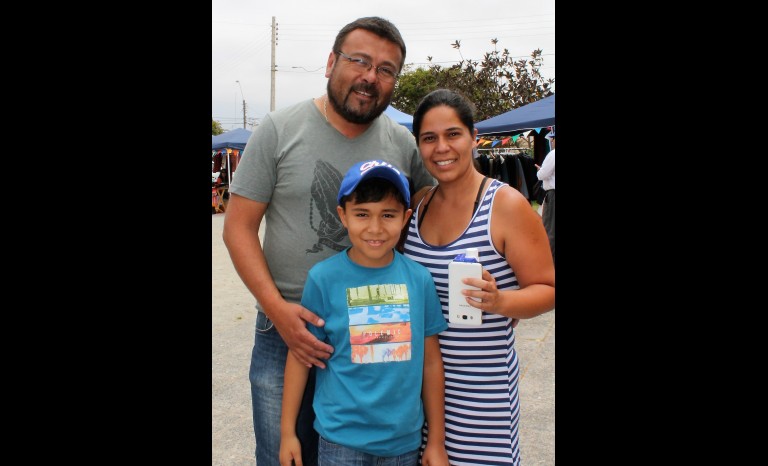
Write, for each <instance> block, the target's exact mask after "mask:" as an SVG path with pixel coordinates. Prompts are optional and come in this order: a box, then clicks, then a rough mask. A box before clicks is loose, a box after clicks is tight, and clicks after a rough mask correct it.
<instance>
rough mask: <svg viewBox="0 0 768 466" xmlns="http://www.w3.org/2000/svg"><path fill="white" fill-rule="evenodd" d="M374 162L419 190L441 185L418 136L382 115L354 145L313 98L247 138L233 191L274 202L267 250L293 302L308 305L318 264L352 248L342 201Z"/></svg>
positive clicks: (277, 277)
mask: <svg viewBox="0 0 768 466" xmlns="http://www.w3.org/2000/svg"><path fill="white" fill-rule="evenodd" d="M371 159H381V160H385V161H387V162H389V163H391V164H393V165H394V166H396V167H397V168H399V169H400V170H401V171H402V172H403V174H404V175H405V176H407V177H408V178H409V179H410V181H411V183H412V186H411V188H412V189H413V190H414V191H417V190H419V189H420V188H422V187H424V186H426V185H433V184H434V179H433V178H432V176H431V175H430V174H429V172H427V170H426V169H425V168H424V164H423V163H422V161H421V157H420V156H419V152H418V148H417V146H416V140H415V138H414V137H413V135H412V134H411V133H410V132H409V131H408V129H407V128H405V127H404V126H402V125H400V124H398V123H396V122H394V121H393V120H392V119H390V118H389V117H386V116H384V115H383V114H382V116H380V117H379V118H377V119H376V120H375V121H374V122H373V124H372V125H371V126H370V127H369V128H368V129H367V130H366V131H365V132H364V133H363V134H361V135H360V136H358V137H356V138H354V139H349V138H347V137H345V136H344V135H342V134H341V133H339V132H338V131H337V130H336V129H335V128H333V127H331V125H330V124H329V123H328V122H327V121H326V120H325V117H324V116H323V114H322V113H321V112H320V111H319V110H318V109H317V107H315V104H314V102H313V101H312V99H310V100H307V101H304V102H300V103H298V104H295V105H292V106H290V107H286V108H284V109H281V110H278V111H276V112H272V113H270V114H268V115H267V116H265V117H264V119H262V121H261V123H260V124H259V126H257V127H256V129H255V130H254V131H253V133H252V134H251V137H250V138H249V139H248V143H247V144H246V146H245V150H244V151H243V155H242V158H241V160H240V162H239V164H238V165H237V169H236V172H235V174H233V176H232V182H231V184H230V192H231V193H234V194H237V195H239V196H243V197H246V198H248V199H252V200H254V201H258V202H267V203H269V207H268V208H267V211H266V214H265V219H264V221H265V231H264V242H263V244H262V247H263V249H264V255H265V256H266V259H267V264H268V265H269V270H270V272H271V273H272V278H273V279H274V280H275V284H276V285H277V288H278V289H279V290H280V292H281V294H282V295H283V297H284V298H285V299H286V300H287V301H289V302H295V303H298V302H300V301H301V294H302V290H303V288H304V282H305V280H306V278H307V273H308V271H309V269H310V268H311V267H312V266H313V265H314V264H315V263H316V262H319V261H321V260H323V259H325V258H327V257H330V256H332V255H333V254H336V253H337V252H339V251H342V250H343V249H344V248H346V247H347V246H349V245H350V242H349V238H348V236H347V231H346V229H345V228H344V225H342V224H341V221H340V220H339V217H338V215H337V213H336V205H337V203H336V196H337V195H338V192H339V186H340V185H341V180H342V178H343V177H344V174H345V173H346V172H347V169H349V167H351V166H352V165H353V164H355V163H357V162H360V161H363V160H371ZM254 233H255V232H254ZM257 307H258V308H259V309H260V310H261V306H260V305H259V306H257Z"/></svg>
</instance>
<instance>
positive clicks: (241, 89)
mask: <svg viewBox="0 0 768 466" xmlns="http://www.w3.org/2000/svg"><path fill="white" fill-rule="evenodd" d="M235 82H236V83H237V85H238V86H240V95H241V96H242V97H243V129H245V95H243V85H242V84H240V81H239V80H237V81H235Z"/></svg>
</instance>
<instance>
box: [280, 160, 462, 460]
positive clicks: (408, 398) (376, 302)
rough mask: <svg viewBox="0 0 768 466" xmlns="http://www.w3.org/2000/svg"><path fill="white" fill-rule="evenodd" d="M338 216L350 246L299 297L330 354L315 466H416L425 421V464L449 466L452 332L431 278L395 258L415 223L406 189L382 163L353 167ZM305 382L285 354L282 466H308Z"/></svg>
mask: <svg viewBox="0 0 768 466" xmlns="http://www.w3.org/2000/svg"><path fill="white" fill-rule="evenodd" d="M336 211H337V212H338V214H339V218H340V219H341V223H342V224H343V225H344V227H345V228H346V229H347V231H348V235H349V239H350V242H351V243H352V245H351V246H350V247H348V248H347V249H345V250H344V251H342V252H340V253H338V254H336V255H334V256H331V257H329V258H328V259H325V260H323V261H321V262H318V263H317V264H315V265H314V266H313V267H312V268H311V269H310V270H309V274H308V276H307V280H306V283H305V285H304V293H303V295H302V298H301V305H302V306H304V307H305V308H307V309H309V310H310V311H312V312H313V313H315V314H316V315H317V316H318V317H320V318H321V319H323V321H324V322H325V326H324V327H322V328H320V327H314V326H309V327H308V328H309V330H310V331H311V332H312V334H313V335H315V336H317V337H318V338H319V339H320V340H321V341H324V342H326V343H328V344H330V345H331V346H333V348H334V352H333V354H332V355H331V357H330V358H329V359H328V361H327V364H326V368H325V369H322V370H318V371H317V375H316V381H315V397H314V410H315V415H316V418H315V422H314V426H315V430H317V432H319V434H320V441H319V449H318V464H319V465H320V466H325V465H327V466H338V465H357V466H377V465H380V464H391V465H400V464H402V465H413V466H415V465H416V464H417V463H418V459H419V447H420V446H421V440H422V439H421V435H422V425H423V424H424V421H425V417H426V420H427V425H429V426H430V429H429V438H428V439H427V444H426V448H425V450H424V456H423V464H425V465H433V466H437V465H443V466H448V455H447V453H446V451H445V430H444V426H445V416H444V405H443V403H444V397H443V391H444V390H445V384H444V375H443V361H442V359H441V357H440V345H439V344H438V341H437V333H438V332H441V331H443V330H445V329H446V328H448V324H447V323H446V322H445V319H444V318H443V313H442V311H441V310H440V300H439V298H438V297H437V292H436V291H435V283H434V281H433V280H432V275H430V273H429V271H428V270H427V269H425V268H424V267H423V266H421V265H419V264H417V263H416V262H414V261H413V260H411V259H408V258H406V257H404V256H403V255H402V254H401V253H399V252H397V251H395V249H394V248H395V245H396V244H397V242H398V240H399V239H400V232H401V231H402V229H403V228H404V227H405V224H406V222H407V221H408V219H409V217H410V214H411V209H410V190H409V183H408V180H407V179H406V178H405V177H404V176H403V175H402V173H400V171H399V170H398V169H397V168H396V167H394V166H392V165H391V164H389V163H386V162H384V161H381V160H370V161H365V162H361V163H358V164H355V165H353V166H352V167H351V168H350V169H349V171H347V174H346V175H345V176H344V179H343V180H342V182H341V188H340V189H339V194H338V206H337V207H336ZM308 375H309V368H308V367H307V366H305V365H304V364H302V363H301V362H300V361H299V360H298V359H296V358H295V357H294V356H293V350H289V351H288V359H287V361H286V363H285V378H284V380H285V387H284V389H283V410H282V417H281V421H280V429H281V434H280V438H281V444H280V464H281V465H282V466H292V465H293V464H294V463H293V461H294V460H295V461H296V463H295V464H296V465H297V466H299V465H301V464H302V463H301V445H300V442H299V439H298V437H297V436H296V420H297V417H298V412H299V407H300V405H301V400H302V397H303V394H304V389H305V387H306V382H307V377H308ZM422 400H423V401H422ZM425 414H426V416H425Z"/></svg>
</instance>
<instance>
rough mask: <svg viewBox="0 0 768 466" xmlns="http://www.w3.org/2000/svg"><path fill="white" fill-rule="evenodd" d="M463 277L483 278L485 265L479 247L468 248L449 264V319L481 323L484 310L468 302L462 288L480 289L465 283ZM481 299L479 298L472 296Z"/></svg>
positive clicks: (467, 323) (462, 322)
mask: <svg viewBox="0 0 768 466" xmlns="http://www.w3.org/2000/svg"><path fill="white" fill-rule="evenodd" d="M463 278H483V266H482V265H481V264H480V262H479V259H478V251H477V248H467V250H466V253H465V254H459V255H458V256H456V258H455V259H454V260H453V261H451V263H449V264H448V321H449V322H450V323H452V324H461V325H481V324H482V323H483V311H481V310H480V309H478V308H476V307H472V306H470V305H469V304H468V303H467V297H466V296H464V295H463V294H461V290H479V289H480V288H478V287H476V286H470V285H467V284H465V283H463V282H462V281H461V280H462V279H463ZM472 299H475V300H476V301H480V300H479V299H477V298H472Z"/></svg>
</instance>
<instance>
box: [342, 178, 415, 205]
mask: <svg viewBox="0 0 768 466" xmlns="http://www.w3.org/2000/svg"><path fill="white" fill-rule="evenodd" d="M389 195H391V196H393V197H394V198H395V200H396V201H397V202H399V203H400V204H402V205H403V207H404V208H405V209H404V210H408V209H409V208H410V206H409V205H408V204H407V203H406V202H405V198H403V194H402V193H401V192H400V190H399V189H397V186H395V185H394V184H393V183H392V182H391V181H389V180H385V179H384V178H369V179H365V180H363V181H361V182H360V184H358V185H357V188H355V190H354V191H353V192H352V194H350V195H349V196H344V197H342V198H341V202H339V205H340V206H341V207H342V209H346V204H347V201H351V202H354V203H355V204H362V203H364V202H379V201H381V200H383V199H384V198H385V197H387V196H389Z"/></svg>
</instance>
